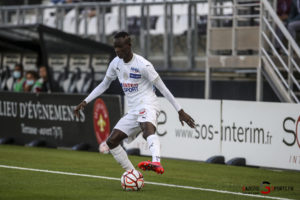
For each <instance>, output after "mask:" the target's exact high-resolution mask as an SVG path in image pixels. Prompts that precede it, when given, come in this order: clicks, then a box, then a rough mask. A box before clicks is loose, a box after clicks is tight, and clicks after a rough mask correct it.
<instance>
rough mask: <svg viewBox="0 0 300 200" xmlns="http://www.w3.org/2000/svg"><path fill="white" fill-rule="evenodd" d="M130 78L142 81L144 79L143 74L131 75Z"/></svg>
mask: <svg viewBox="0 0 300 200" xmlns="http://www.w3.org/2000/svg"><path fill="white" fill-rule="evenodd" d="M129 77H130V78H134V79H140V78H142V75H141V74H134V73H130V74H129Z"/></svg>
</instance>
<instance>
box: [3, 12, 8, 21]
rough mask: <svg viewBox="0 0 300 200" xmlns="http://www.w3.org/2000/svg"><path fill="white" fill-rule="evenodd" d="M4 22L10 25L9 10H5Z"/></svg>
mask: <svg viewBox="0 0 300 200" xmlns="http://www.w3.org/2000/svg"><path fill="white" fill-rule="evenodd" d="M3 21H4V24H7V23H8V10H4V16H3Z"/></svg>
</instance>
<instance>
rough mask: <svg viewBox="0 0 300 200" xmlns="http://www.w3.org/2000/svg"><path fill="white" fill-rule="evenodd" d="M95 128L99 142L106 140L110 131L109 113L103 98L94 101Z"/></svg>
mask: <svg viewBox="0 0 300 200" xmlns="http://www.w3.org/2000/svg"><path fill="white" fill-rule="evenodd" d="M93 113H94V116H93V119H94V130H95V134H96V137H97V142H98V144H101V143H102V142H104V141H105V140H106V139H107V137H108V136H109V133H110V122H109V115H108V111H107V108H106V105H105V103H104V101H103V100H102V99H100V98H99V99H96V101H95V103H94V112H93Z"/></svg>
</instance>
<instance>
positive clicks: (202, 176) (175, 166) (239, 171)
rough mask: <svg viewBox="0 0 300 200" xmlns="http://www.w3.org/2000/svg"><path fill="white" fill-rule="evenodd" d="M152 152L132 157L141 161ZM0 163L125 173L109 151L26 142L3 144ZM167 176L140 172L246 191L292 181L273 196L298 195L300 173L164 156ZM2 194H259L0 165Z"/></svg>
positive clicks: (63, 196) (152, 178) (159, 179)
mask: <svg viewBox="0 0 300 200" xmlns="http://www.w3.org/2000/svg"><path fill="white" fill-rule="evenodd" d="M147 159H150V158H148V157H138V156H130V160H131V161H132V163H133V164H134V165H135V166H137V164H138V163H139V162H140V161H143V160H147ZM0 165H10V166H18V167H26V168H35V169H44V170H54V171H63V172H72V173H80V174H89V175H98V176H108V177H116V178H120V177H121V175H122V173H123V172H124V171H123V170H122V169H121V167H120V166H119V165H118V164H117V163H116V161H115V160H114V159H113V157H112V156H111V155H103V154H99V153H96V152H76V151H68V150H57V149H47V148H28V147H22V146H10V145H1V146H0ZM163 165H164V168H165V174H164V175H157V174H155V173H153V172H142V173H143V175H144V179H145V181H151V182H161V183H168V184H177V185H185V186H194V187H202V188H210V189H218V190H227V191H233V192H240V193H243V191H242V187H243V186H259V185H260V183H261V182H262V181H269V182H270V183H271V184H272V185H273V186H293V188H294V190H293V191H273V192H271V193H270V194H269V195H270V196H276V197H285V198H292V199H300V173H299V172H295V171H273V170H267V169H259V168H249V167H234V166H226V165H216V164H207V163H200V162H192V161H182V160H171V159H164V160H163ZM0 199H1V200H2V199H31V200H33V199H44V200H45V199H70V200H76V199H97V200H99V199H130V200H135V199H143V200H147V199H149V200H153V199H160V200H164V199H170V200H174V199H189V200H191V199H258V198H255V197H247V196H238V195H233V194H221V193H215V192H207V191H199V190H189V189H180V188H172V187H164V186H157V185H150V184H145V187H144V188H143V189H142V191H139V192H126V191H123V190H122V189H121V185H120V182H119V181H114V180H104V179H97V178H89V177H78V176H68V175H61V174H48V173H42V172H31V171H23V170H16V169H6V168H0Z"/></svg>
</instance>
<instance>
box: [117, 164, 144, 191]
mask: <svg viewBox="0 0 300 200" xmlns="http://www.w3.org/2000/svg"><path fill="white" fill-rule="evenodd" d="M121 185H122V188H123V190H127V191H138V190H140V189H142V188H143V187H144V178H143V175H142V173H141V172H139V171H137V170H135V169H131V170H127V171H126V172H124V174H123V175H122V177H121Z"/></svg>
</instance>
